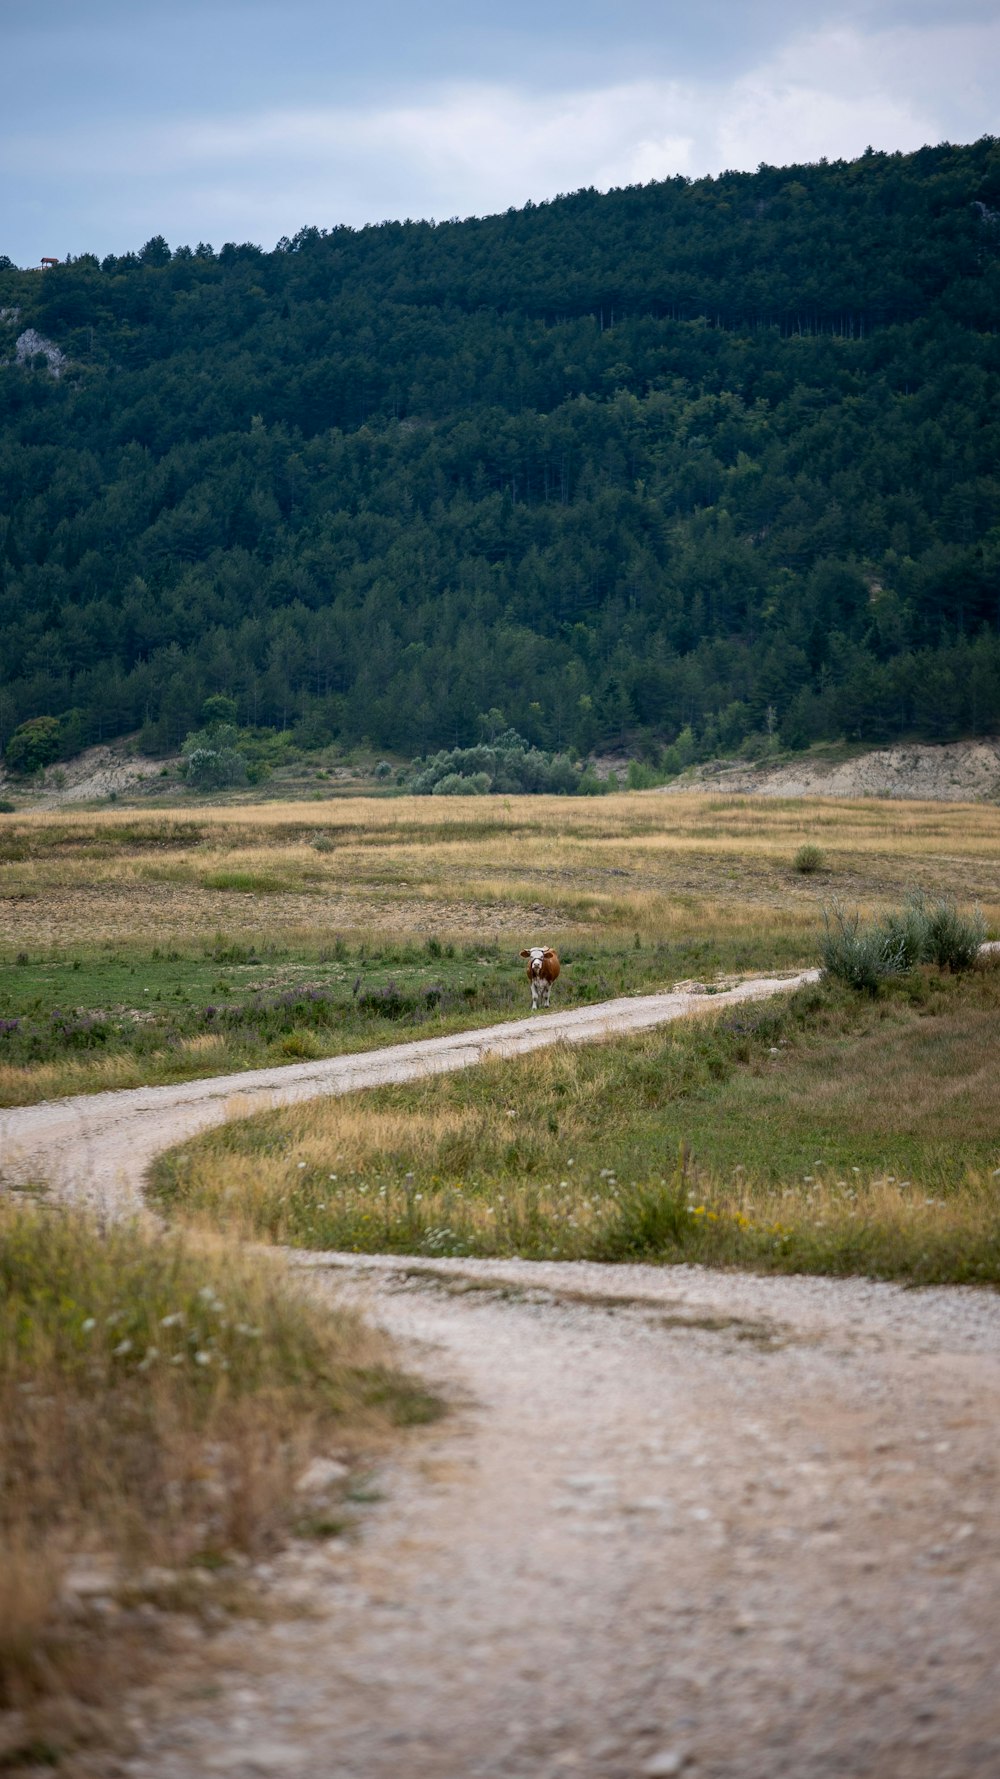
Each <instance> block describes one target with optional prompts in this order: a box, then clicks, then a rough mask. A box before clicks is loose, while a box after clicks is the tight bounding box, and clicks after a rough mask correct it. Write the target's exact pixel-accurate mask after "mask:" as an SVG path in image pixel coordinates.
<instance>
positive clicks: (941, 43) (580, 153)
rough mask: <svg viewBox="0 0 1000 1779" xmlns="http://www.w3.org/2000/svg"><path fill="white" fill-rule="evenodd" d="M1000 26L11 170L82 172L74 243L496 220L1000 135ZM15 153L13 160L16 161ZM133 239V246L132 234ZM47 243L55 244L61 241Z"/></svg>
mask: <svg viewBox="0 0 1000 1779" xmlns="http://www.w3.org/2000/svg"><path fill="white" fill-rule="evenodd" d="M998 68H1000V21H994V20H981V19H976V18H972V19H969V20H967V21H966V22H965V23H962V24H957V25H945V24H942V23H938V22H935V23H928V24H926V25H925V26H923V27H922V28H918V27H917V26H914V25H912V24H910V25H899V26H896V27H894V28H891V29H882V30H877V31H872V30H870V29H869V30H868V31H867V32H865V31H864V30H863V29H862V28H861V26H859V25H858V24H857V23H853V24H849V25H845V26H844V27H842V28H835V29H824V30H821V31H816V32H813V33H812V34H811V35H809V34H805V35H802V36H799V37H798V38H796V39H794V40H793V41H791V42H788V43H786V45H785V46H784V47H783V48H782V49H781V50H780V51H778V52H776V53H775V54H773V55H771V56H770V57H769V58H767V59H765V60H763V61H761V62H760V63H759V64H758V65H757V66H755V67H752V68H749V69H747V70H746V71H745V72H743V73H741V74H739V75H737V76H735V77H733V78H728V79H724V80H722V79H720V80H712V79H699V80H693V79H689V78H688V79H684V80H676V79H664V78H653V77H649V78H643V79H635V80H628V81H618V82H615V83H609V84H608V85H606V86H595V87H591V88H588V89H585V90H572V91H562V92H559V91H555V92H551V91H550V92H536V91H530V92H529V91H518V90H515V89H513V88H511V87H510V86H508V85H504V84H500V83H496V84H484V83H481V82H479V83H470V82H464V83H460V82H453V83H451V84H449V85H444V86H439V87H437V88H435V89H426V88H425V89H424V90H423V91H422V92H421V94H420V95H419V97H417V98H410V97H407V98H406V99H405V100H400V99H398V98H397V99H391V98H390V99H387V100H386V101H384V102H383V103H381V104H378V105H372V106H353V107H351V106H343V105H340V106H329V107H316V106H312V107H308V108H291V107H282V108H278V107H275V108H271V109H267V110H262V111H258V112H252V113H243V114H240V115H232V116H228V117H227V116H225V115H222V116H218V115H217V116H213V117H211V118H208V117H197V118H192V119H188V120H185V121H183V122H177V121H171V122H170V123H165V124H157V123H156V122H152V123H150V124H148V125H145V126H141V127H138V128H136V127H130V128H129V129H128V130H127V132H126V128H125V126H124V125H123V124H120V123H117V122H112V123H109V124H107V125H106V126H104V129H103V130H102V129H101V126H100V125H99V124H96V123H94V122H92V124H91V129H90V132H89V133H88V136H87V138H86V140H85V141H79V140H73V139H66V140H60V139H59V138H58V137H56V136H54V135H53V134H52V133H46V134H45V135H44V136H43V135H41V134H40V135H39V136H38V137H36V138H35V139H34V140H29V139H26V138H23V137H22V138H21V140H20V142H19V143H8V146H7V151H6V154H5V155H4V156H3V160H4V161H5V162H6V166H7V170H8V173H10V172H14V173H15V174H16V173H19V172H20V173H22V174H27V173H28V171H29V169H30V172H31V175H32V177H33V178H36V179H37V178H38V177H39V176H44V178H45V179H46V180H47V181H48V182H49V183H50V184H51V185H52V187H53V188H54V187H55V186H56V185H57V184H59V183H60V182H62V183H63V184H64V185H65V188H66V191H67V194H68V199H67V202H68V205H70V206H71V212H70V213H71V214H74V215H75V216H76V218H77V227H79V228H81V229H82V230H91V231H92V232H91V233H90V238H89V240H88V239H86V238H83V239H79V240H78V242H77V244H76V246H75V247H74V251H80V250H82V249H83V248H85V247H87V246H88V245H90V244H91V243H92V244H93V245H94V246H96V247H97V248H98V250H100V251H105V250H106V247H105V246H104V245H103V243H104V242H106V241H107V236H108V226H109V221H110V220H111V219H112V218H113V225H114V228H115V235H114V244H115V245H116V246H117V247H118V248H119V250H120V249H121V247H123V246H124V245H125V244H126V242H127V241H129V242H131V244H137V242H136V240H135V235H136V233H137V232H138V233H139V234H141V235H142V238H145V236H146V235H148V234H152V233H154V232H163V233H165V234H167V235H168V237H169V238H170V239H171V240H174V241H178V240H191V241H193V240H195V239H196V238H198V237H199V236H201V237H203V238H207V239H212V240H214V241H215V242H216V244H218V243H219V242H220V241H221V240H224V239H232V238H237V239H241V238H244V237H245V236H247V235H249V236H251V237H252V238H254V239H257V240H260V241H262V242H263V243H264V244H269V243H270V241H272V240H274V239H275V238H276V237H277V236H278V235H280V234H283V233H286V232H287V233H291V232H294V230H295V229H296V228H297V227H299V226H301V225H302V224H303V223H306V222H309V223H313V222H315V223H317V224H319V225H321V226H329V225H331V224H333V223H336V222H342V221H345V222H350V223H354V224H360V223H363V222H366V221H378V220H380V219H382V218H384V217H403V216H408V215H409V216H419V217H427V216H436V217H439V218H440V217H443V216H451V215H469V214H480V215H482V214H486V213H489V212H492V211H496V210H503V209H505V208H507V207H508V206H509V205H520V204H523V203H524V202H525V201H526V200H527V199H529V198H531V199H535V200H540V199H543V198H546V197H551V196H554V195H555V194H556V193H557V192H560V191H571V190H575V189H576V188H578V187H580V186H585V185H596V186H598V187H600V188H602V189H604V188H607V187H609V186H612V185H622V184H630V183H633V182H644V181H646V180H650V179H658V178H664V177H667V176H669V175H671V174H674V173H684V174H688V175H698V174H702V173H711V172H720V171H722V170H723V169H724V168H727V167H731V168H753V167H756V166H757V164H758V163H759V162H760V161H768V162H770V163H773V164H778V165H781V164H784V163H788V162H792V161H815V160H817V159H819V158H820V157H821V156H824V155H825V156H827V157H828V158H830V159H836V158H840V157H845V158H849V157H852V156H855V155H857V154H859V153H861V152H862V150H863V149H864V148H865V147H866V145H867V144H868V143H871V144H872V145H873V146H874V147H876V148H885V149H903V150H908V149H913V148H916V147H919V146H920V145H921V144H922V143H924V142H928V141H930V142H934V141H939V140H941V139H942V138H944V137H950V138H951V139H952V140H954V141H967V140H970V139H971V138H973V137H975V136H977V135H980V134H982V133H984V132H986V131H988V130H990V129H995V128H996V121H997V103H996V100H995V97H994V94H995V92H996V90H997V82H996V79H995V74H996V71H997V70H998ZM0 164H2V163H0ZM123 231H124V232H125V239H123ZM42 250H43V251H45V250H46V249H42Z"/></svg>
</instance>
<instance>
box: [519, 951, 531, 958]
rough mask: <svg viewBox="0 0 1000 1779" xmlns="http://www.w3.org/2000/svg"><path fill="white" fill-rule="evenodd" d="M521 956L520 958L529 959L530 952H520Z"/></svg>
mask: <svg viewBox="0 0 1000 1779" xmlns="http://www.w3.org/2000/svg"><path fill="white" fill-rule="evenodd" d="M521 956H522V957H530V956H531V952H530V951H522V953H521Z"/></svg>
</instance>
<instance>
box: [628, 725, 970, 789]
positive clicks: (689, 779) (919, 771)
mask: <svg viewBox="0 0 1000 1779" xmlns="http://www.w3.org/2000/svg"><path fill="white" fill-rule="evenodd" d="M660 790H661V792H662V793H664V794H666V795H668V796H669V795H670V794H671V793H677V792H691V791H713V792H722V793H725V794H726V795H729V794H731V793H734V792H735V793H738V794H747V795H751V796H757V797H899V798H916V799H918V800H920V801H925V802H927V801H929V802H942V803H995V802H997V801H998V800H1000V740H996V741H992V740H991V741H953V742H949V743H947V744H946V745H945V746H941V747H931V746H925V745H922V744H920V743H918V742H914V743H912V744H909V745H907V746H903V747H883V748H877V749H876V750H875V751H874V752H872V753H867V754H859V755H858V756H857V758H856V759H853V760H843V761H840V762H839V763H837V764H833V763H830V762H827V761H822V760H818V759H815V758H814V757H812V756H810V755H806V754H804V755H803V756H802V758H801V760H789V761H785V762H784V763H782V764H781V765H778V766H769V765H767V763H766V762H764V761H761V762H759V763H758V764H756V765H745V764H742V763H733V762H732V761H728V760H713V761H710V762H709V763H708V764H706V765H704V766H695V767H692V769H691V771H690V772H689V773H687V772H686V773H685V774H684V776H683V778H678V779H674V780H673V782H672V783H671V784H668V785H662V786H661V787H660Z"/></svg>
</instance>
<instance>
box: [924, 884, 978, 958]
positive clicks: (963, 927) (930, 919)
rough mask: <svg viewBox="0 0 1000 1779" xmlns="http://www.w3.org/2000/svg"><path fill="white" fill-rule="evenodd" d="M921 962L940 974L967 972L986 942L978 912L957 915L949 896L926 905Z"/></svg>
mask: <svg viewBox="0 0 1000 1779" xmlns="http://www.w3.org/2000/svg"><path fill="white" fill-rule="evenodd" d="M924 918H925V922H926V930H925V937H924V953H923V961H924V962H925V963H928V964H937V966H938V968H939V969H941V970H951V971H953V972H956V971H958V970H971V969H972V966H973V964H974V963H975V961H976V958H977V956H978V955H979V948H980V946H981V945H982V943H983V940H984V939H985V938H986V921H985V919H984V917H983V914H982V912H981V910H980V909H978V908H976V909H974V910H973V912H972V913H971V914H962V913H960V912H959V910H958V908H957V907H956V905H955V903H954V901H953V900H952V899H951V897H950V896H946V897H942V898H941V899H940V900H939V901H937V902H931V903H928V904H927V905H926V908H925V910H924Z"/></svg>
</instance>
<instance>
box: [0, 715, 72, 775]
mask: <svg viewBox="0 0 1000 1779" xmlns="http://www.w3.org/2000/svg"><path fill="white" fill-rule="evenodd" d="M59 741H60V731H59V721H58V718H56V717H29V718H28V721H27V722H26V723H22V724H21V725H20V727H19V728H17V729H15V730H14V733H13V735H12V736H11V738H10V740H9V741H8V743H7V746H6V748H5V749H4V757H5V759H6V761H7V768H8V770H9V771H10V772H20V773H29V772H37V771H38V769H39V767H40V766H51V764H52V762H53V760H54V759H56V758H57V756H58V753H59Z"/></svg>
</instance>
